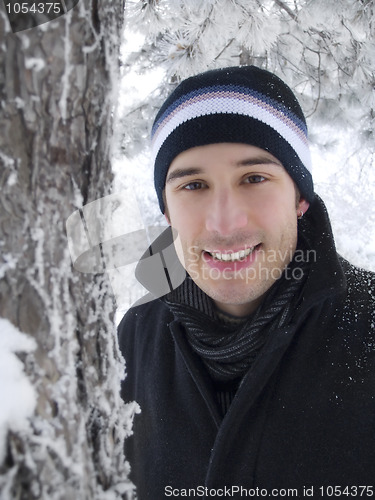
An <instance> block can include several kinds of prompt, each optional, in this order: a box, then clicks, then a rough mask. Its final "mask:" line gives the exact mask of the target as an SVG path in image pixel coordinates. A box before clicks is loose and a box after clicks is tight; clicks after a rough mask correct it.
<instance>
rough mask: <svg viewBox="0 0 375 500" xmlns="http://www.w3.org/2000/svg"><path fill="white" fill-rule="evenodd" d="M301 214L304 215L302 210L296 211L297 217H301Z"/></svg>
mask: <svg viewBox="0 0 375 500" xmlns="http://www.w3.org/2000/svg"><path fill="white" fill-rule="evenodd" d="M303 216H304V213H303V210H300V211H299V212H298V219H302V217H303Z"/></svg>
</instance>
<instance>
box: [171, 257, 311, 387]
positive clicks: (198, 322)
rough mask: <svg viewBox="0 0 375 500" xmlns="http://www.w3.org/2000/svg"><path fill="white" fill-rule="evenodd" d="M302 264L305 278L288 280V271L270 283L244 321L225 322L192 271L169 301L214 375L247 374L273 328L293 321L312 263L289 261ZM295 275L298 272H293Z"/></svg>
mask: <svg viewBox="0 0 375 500" xmlns="http://www.w3.org/2000/svg"><path fill="white" fill-rule="evenodd" d="M288 267H289V269H290V270H291V271H292V270H293V268H296V267H298V269H301V270H302V271H303V273H301V279H286V277H285V272H284V275H283V276H282V277H281V278H280V279H279V280H278V281H277V282H276V283H275V284H274V285H273V286H272V287H271V289H270V290H269V292H268V293H267V295H266V297H265V299H264V301H263V303H262V304H261V306H259V308H258V309H257V311H256V312H255V313H254V314H253V315H252V316H250V317H249V318H247V319H245V320H244V322H243V323H242V324H240V325H238V324H225V323H223V322H222V319H220V315H219V314H218V312H217V310H216V308H215V305H214V303H213V301H212V300H211V299H210V298H209V297H208V296H207V295H206V294H205V293H204V292H202V290H200V288H199V287H198V286H197V285H195V283H194V282H193V280H192V279H191V278H190V276H187V278H186V279H185V281H184V282H183V283H182V285H180V286H179V287H178V288H177V289H176V290H174V291H173V292H171V293H170V294H168V295H166V296H165V298H164V301H165V302H166V303H167V304H168V306H169V307H170V309H171V310H172V312H173V314H174V316H175V318H176V319H178V320H179V321H180V322H181V323H182V324H183V325H184V327H185V330H186V335H187V339H188V341H189V343H190V345H191V347H192V349H193V350H194V351H195V352H196V353H197V354H198V355H199V356H200V357H201V359H202V360H203V362H204V364H205V365H206V367H207V369H208V371H209V373H210V375H211V377H212V378H213V379H214V380H215V381H217V382H222V381H229V380H234V379H235V378H238V377H241V376H243V375H244V374H245V373H246V372H247V371H248V369H249V368H250V366H251V364H252V363H253V361H254V359H255V357H256V355H257V353H258V352H259V350H260V349H261V347H262V346H263V344H264V343H265V341H266V339H267V337H268V336H269V335H270V334H271V333H272V334H273V335H277V330H279V329H281V328H283V327H285V326H286V325H287V324H288V323H289V322H290V320H291V318H292V315H293V312H294V310H295V307H296V305H297V303H298V301H299V299H300V295H301V292H302V287H303V284H304V283H305V280H306V277H307V272H308V266H307V264H306V263H305V262H302V263H301V262H298V263H295V262H294V261H292V262H291V264H289V266H288ZM288 274H289V275H290V276H293V272H289V273H288Z"/></svg>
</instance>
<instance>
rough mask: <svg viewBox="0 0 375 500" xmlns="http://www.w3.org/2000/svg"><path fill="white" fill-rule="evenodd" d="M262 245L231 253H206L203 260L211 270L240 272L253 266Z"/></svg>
mask: <svg viewBox="0 0 375 500" xmlns="http://www.w3.org/2000/svg"><path fill="white" fill-rule="evenodd" d="M261 245H262V244H261V243H259V244H258V245H255V246H252V247H250V246H248V247H246V248H243V249H241V250H237V249H236V250H235V251H234V252H230V251H227V250H225V251H224V250H221V251H219V250H217V251H216V250H215V251H208V250H206V251H204V252H203V260H204V262H205V263H206V264H207V265H208V266H209V267H211V268H215V269H218V270H220V271H224V270H225V271H228V270H239V269H242V268H244V267H247V266H249V265H251V264H252V263H253V262H254V261H255V259H256V254H257V251H258V250H259V249H260V247H261Z"/></svg>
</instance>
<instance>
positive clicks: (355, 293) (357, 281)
mask: <svg viewBox="0 0 375 500" xmlns="http://www.w3.org/2000/svg"><path fill="white" fill-rule="evenodd" d="M339 259H340V262H341V266H342V268H343V270H344V274H345V277H346V282H347V293H348V296H350V297H352V298H355V300H359V301H361V302H363V301H368V302H369V303H370V304H372V305H374V304H375V273H374V272H372V271H367V270H365V269H362V268H360V267H356V266H354V265H353V264H350V262H348V261H347V260H346V259H344V258H343V257H339Z"/></svg>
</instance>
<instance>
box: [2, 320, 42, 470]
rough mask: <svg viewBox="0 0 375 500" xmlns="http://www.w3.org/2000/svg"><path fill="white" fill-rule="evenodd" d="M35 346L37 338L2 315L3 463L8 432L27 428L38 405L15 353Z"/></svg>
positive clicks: (33, 348) (34, 393)
mask: <svg viewBox="0 0 375 500" xmlns="http://www.w3.org/2000/svg"><path fill="white" fill-rule="evenodd" d="M35 348H36V343H35V341H34V339H32V338H30V337H28V336H27V335H25V334H24V333H21V332H20V331H19V330H18V329H17V328H16V327H15V326H13V325H12V323H10V321H8V320H6V319H4V318H0V401H1V412H0V465H2V464H3V462H4V459H5V456H6V438H7V434H8V431H9V430H11V431H14V432H22V431H26V430H27V429H28V425H29V424H28V419H29V418H30V417H32V415H33V413H34V410H35V406H36V392H35V389H34V388H33V386H32V384H31V382H30V381H29V379H28V378H27V376H26V374H25V372H24V367H23V363H22V361H21V360H20V359H19V358H18V357H17V355H16V353H29V352H31V351H33V350H35Z"/></svg>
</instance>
